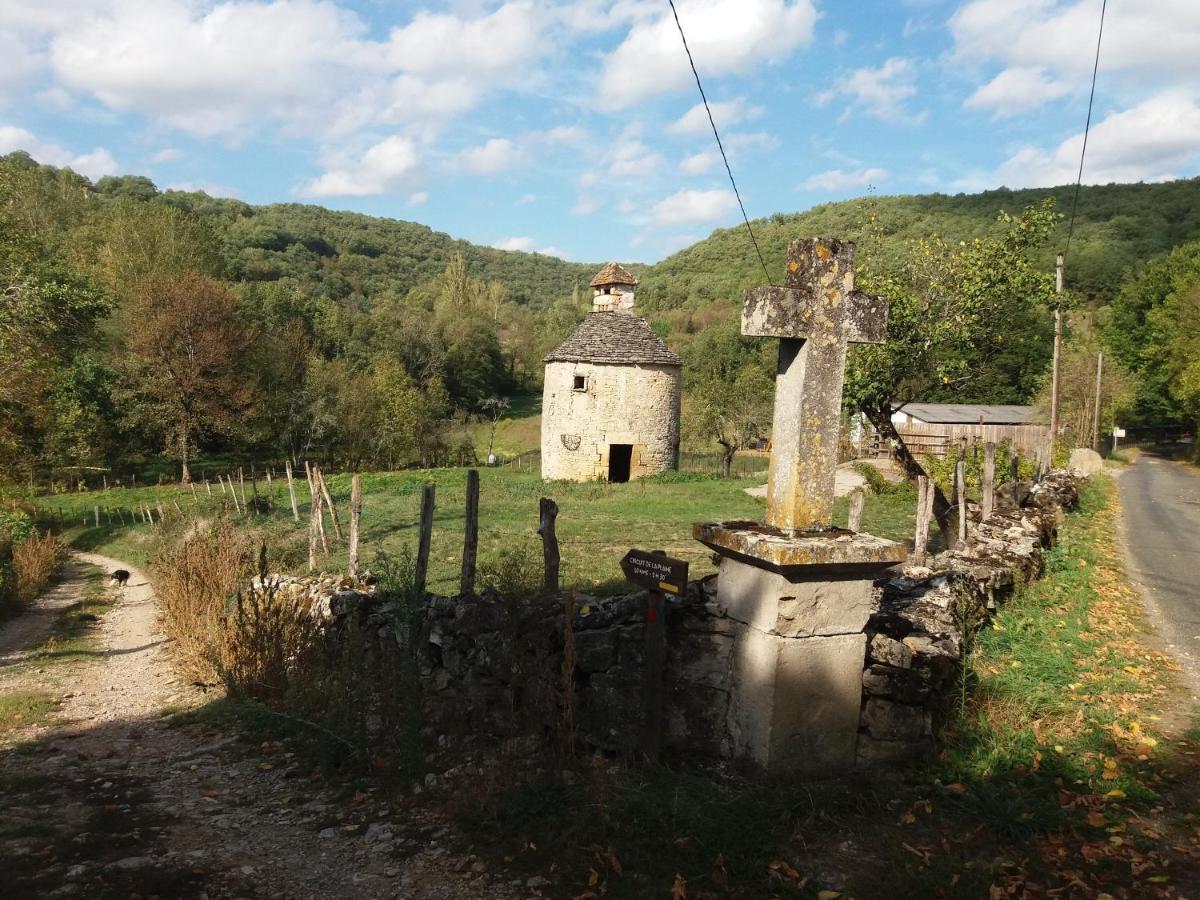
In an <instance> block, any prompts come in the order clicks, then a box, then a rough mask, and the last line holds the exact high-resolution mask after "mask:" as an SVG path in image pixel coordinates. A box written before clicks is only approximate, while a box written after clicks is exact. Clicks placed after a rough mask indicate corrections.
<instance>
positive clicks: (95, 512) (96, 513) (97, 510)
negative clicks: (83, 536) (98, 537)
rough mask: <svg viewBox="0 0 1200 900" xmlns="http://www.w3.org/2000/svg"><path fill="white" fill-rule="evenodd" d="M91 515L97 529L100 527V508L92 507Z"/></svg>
mask: <svg viewBox="0 0 1200 900" xmlns="http://www.w3.org/2000/svg"><path fill="white" fill-rule="evenodd" d="M92 515H93V516H94V517H95V519H96V527H97V528H99V527H100V507H98V506H93V507H92Z"/></svg>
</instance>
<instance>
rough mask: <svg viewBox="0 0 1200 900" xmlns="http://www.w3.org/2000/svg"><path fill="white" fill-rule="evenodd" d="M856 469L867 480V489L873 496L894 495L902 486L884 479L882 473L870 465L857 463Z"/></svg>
mask: <svg viewBox="0 0 1200 900" xmlns="http://www.w3.org/2000/svg"><path fill="white" fill-rule="evenodd" d="M854 469H855V471H856V472H858V474H859V475H861V476H862V477H863V478H864V479H866V482H867V488H868V490H870V492H871V493H872V494H893V493H895V492H896V490H897V489H898V488H899V487H900V486H901V485H897V484H892V483H891V482H890V481H888V480H887V479H886V478H884V477H883V473H882V472H880V471H879V470H878V469H877V468H875V466H873V465H871V464H870V463H865V462H859V463H855V464H854ZM901 484H903V482H901Z"/></svg>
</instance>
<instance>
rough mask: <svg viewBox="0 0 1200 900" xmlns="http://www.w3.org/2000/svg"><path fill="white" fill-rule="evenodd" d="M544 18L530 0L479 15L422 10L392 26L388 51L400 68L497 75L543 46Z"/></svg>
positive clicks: (506, 72) (509, 70) (522, 62)
mask: <svg viewBox="0 0 1200 900" xmlns="http://www.w3.org/2000/svg"><path fill="white" fill-rule="evenodd" d="M543 24H544V20H543V18H542V16H541V14H540V10H539V9H538V8H537V7H535V6H534V4H533V3H531V2H527V0H516V2H511V3H505V4H504V5H502V6H501V7H500V8H499V9H497V10H496V11H495V12H492V13H489V14H488V15H485V16H480V17H479V18H476V19H463V18H460V17H459V16H456V15H452V14H450V13H428V12H420V13H417V15H416V16H415V17H414V18H413V20H412V21H411V22H410V23H409V24H408V25H405V26H404V27H403V28H396V29H393V30H392V32H391V35H390V37H389V39H388V44H387V55H388V59H389V61H390V62H391V63H392V65H394V66H395V67H396V68H398V69H401V70H403V71H406V72H413V73H422V74H434V75H441V74H453V75H462V74H466V75H469V76H472V77H496V76H505V75H511V73H512V72H514V71H520V70H521V69H522V68H523V67H524V66H525V65H526V64H527V63H528V62H529V60H530V59H532V58H534V57H536V56H537V55H538V52H539V50H540V47H539V43H540V39H541V30H542V27H543Z"/></svg>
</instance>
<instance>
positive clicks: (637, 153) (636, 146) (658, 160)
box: [608, 139, 663, 178]
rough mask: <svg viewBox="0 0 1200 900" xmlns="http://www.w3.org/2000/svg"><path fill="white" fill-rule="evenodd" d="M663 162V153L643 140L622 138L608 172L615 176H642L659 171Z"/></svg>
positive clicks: (614, 151) (613, 153) (613, 154)
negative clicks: (651, 147) (652, 148)
mask: <svg viewBox="0 0 1200 900" xmlns="http://www.w3.org/2000/svg"><path fill="white" fill-rule="evenodd" d="M662 162H663V158H662V154H660V153H658V152H656V151H654V150H651V149H650V148H649V147H647V146H646V145H645V144H643V143H642V142H641V141H639V140H635V139H629V140H622V141H620V142H619V143H618V144H617V146H616V147H615V148H614V149H613V152H612V156H611V159H610V161H609V164H608V174H609V175H611V176H613V177H614V178H640V177H643V176H646V175H650V174H652V173H654V172H655V171H657V170H658V168H659V167H660V166H661V165H662Z"/></svg>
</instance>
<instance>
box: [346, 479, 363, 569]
mask: <svg viewBox="0 0 1200 900" xmlns="http://www.w3.org/2000/svg"><path fill="white" fill-rule="evenodd" d="M361 519H362V476H360V475H357V474H356V475H354V476H353V477H352V478H351V479H350V549H349V554H350V577H351V578H357V577H358V527H359V522H360V520H361Z"/></svg>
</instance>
